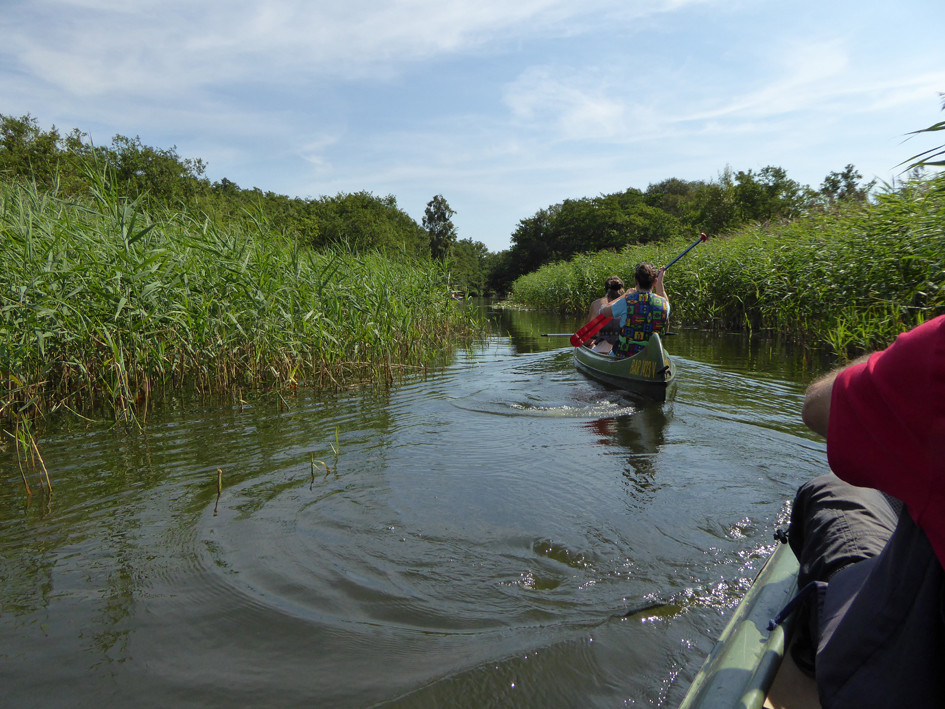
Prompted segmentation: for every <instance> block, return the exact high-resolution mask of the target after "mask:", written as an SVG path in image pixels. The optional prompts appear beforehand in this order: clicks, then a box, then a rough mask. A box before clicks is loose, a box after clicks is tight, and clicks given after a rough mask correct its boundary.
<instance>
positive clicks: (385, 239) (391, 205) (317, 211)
mask: <svg viewBox="0 0 945 709" xmlns="http://www.w3.org/2000/svg"><path fill="white" fill-rule="evenodd" d="M300 212H301V214H300V219H301V220H302V221H304V222H305V224H306V225H307V226H306V229H307V230H309V232H310V233H311V234H312V236H313V238H314V241H313V242H312V245H313V246H315V247H323V246H329V245H335V244H337V245H343V246H344V247H346V248H348V249H351V250H352V251H355V252H364V251H371V250H375V249H376V250H378V251H382V252H384V253H385V254H388V255H391V256H393V255H397V254H405V255H408V256H423V255H426V254H428V253H429V246H428V245H427V244H428V242H427V234H426V232H425V231H424V230H423V229H421V228H420V225H419V224H417V222H416V221H414V220H413V219H412V218H411V217H410V215H408V214H407V213H406V212H404V211H403V210H402V209H400V208H399V207H398V206H397V199H396V198H395V197H394V196H393V195H387V196H386V197H377V196H375V195H373V194H371V193H370V192H365V191H361V192H355V193H352V194H345V193H339V194H338V195H336V196H335V197H323V198H321V199H318V200H314V201H312V202H310V203H309V205H308V206H307V207H306V208H303V209H301V210H300Z"/></svg>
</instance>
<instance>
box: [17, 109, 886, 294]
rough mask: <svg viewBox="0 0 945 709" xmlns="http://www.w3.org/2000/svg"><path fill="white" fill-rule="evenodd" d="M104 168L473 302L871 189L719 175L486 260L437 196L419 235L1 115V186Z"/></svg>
mask: <svg viewBox="0 0 945 709" xmlns="http://www.w3.org/2000/svg"><path fill="white" fill-rule="evenodd" d="M103 163H104V165H103ZM102 169H104V170H105V174H106V175H107V176H108V179H109V180H110V181H111V182H112V184H110V187H112V188H115V189H116V190H117V191H118V192H120V193H122V194H124V195H126V196H127V198H129V199H137V200H141V201H142V202H143V203H144V204H145V206H147V207H148V208H151V209H160V208H168V207H170V208H174V207H177V206H179V205H182V204H184V205H186V206H187V207H188V208H190V209H197V210H199V211H202V212H204V213H206V214H208V215H210V216H212V217H213V218H214V220H215V221H218V222H219V221H221V220H222V221H223V222H224V223H225V222H228V221H229V222H244V221H252V220H256V221H259V220H262V221H264V222H266V223H267V225H268V226H269V227H270V228H273V229H275V230H276V231H279V232H281V233H284V234H287V235H289V236H291V237H293V238H294V239H296V240H297V242H298V243H299V244H303V245H307V246H309V247H311V248H314V249H323V248H326V247H334V246H339V245H340V246H343V247H344V248H346V249H349V250H351V251H352V252H355V253H367V252H374V251H377V252H380V253H383V254H385V255H387V256H389V257H391V258H417V257H425V258H436V259H441V260H446V261H448V262H449V264H450V271H449V272H450V278H451V282H452V283H451V284H452V286H453V287H454V289H456V290H465V291H467V292H469V293H471V294H474V295H485V294H487V293H497V294H504V293H506V292H507V291H508V288H509V286H510V284H511V283H512V282H513V281H514V280H515V279H516V278H518V277H519V276H521V275H524V274H526V273H530V272H532V271H535V270H537V269H538V268H540V267H541V266H543V265H545V264H548V263H552V262H554V261H560V260H566V259H569V258H571V257H572V256H574V255H576V254H579V253H591V252H597V251H601V250H619V249H623V248H625V247H627V246H631V245H642V244H648V243H651V242H663V241H666V240H670V239H673V238H676V237H680V236H689V235H691V234H692V233H698V232H702V231H704V232H707V233H710V234H713V235H716V234H721V233H725V232H727V231H731V230H733V229H736V228H738V227H739V226H742V225H744V224H748V223H752V222H777V221H784V220H790V219H794V218H796V217H798V216H801V215H803V214H807V213H810V212H811V211H813V210H827V209H830V208H832V207H834V206H836V205H837V204H838V203H845V202H855V201H859V202H862V201H866V200H867V199H868V197H869V194H870V191H871V189H872V187H873V183H867V184H863V183H862V182H861V180H862V176H861V175H860V173H859V172H857V171H856V169H855V168H854V166H853V165H847V166H846V167H845V168H844V169H843V170H842V171H840V172H831V173H829V174H828V175H827V176H826V178H825V179H824V182H823V183H822V184H821V186H820V187H819V188H818V189H816V190H815V189H812V188H810V187H808V186H802V185H800V184H799V183H797V182H796V181H794V180H792V179H790V178H789V177H788V176H787V173H786V171H785V170H784V169H783V168H780V167H773V166H768V167H764V168H762V169H761V170H759V171H757V172H755V171H752V170H747V171H738V172H735V171H732V170H731V169H729V168H726V169H725V170H724V171H723V172H722V173H721V174H720V175H719V177H718V179H715V180H709V181H701V180H695V181H687V180H680V179H676V178H669V179H666V180H663V181H662V182H658V183H655V184H651V185H649V186H648V187H647V188H646V190H639V189H634V188H630V189H627V190H625V191H624V192H618V193H614V194H608V195H600V196H597V197H584V198H579V199H566V200H564V201H563V202H560V203H558V204H554V205H551V206H549V207H547V208H545V209H540V210H539V211H538V212H536V213H535V214H534V215H532V216H530V217H526V218H524V219H522V220H521V221H520V222H519V223H518V225H517V227H516V229H515V231H514V232H513V233H512V235H511V247H510V248H509V249H507V250H505V251H501V252H499V253H490V252H489V251H488V249H487V248H486V246H485V245H484V244H483V243H481V242H479V241H474V240H472V239H468V238H462V239H461V238H459V236H458V234H457V232H456V228H455V226H454V225H453V222H452V217H453V216H454V215H455V214H456V212H455V211H454V210H453V209H452V208H451V207H450V206H449V203H448V202H447V201H446V199H445V198H444V197H443V196H442V195H436V196H435V197H434V198H433V199H431V200H430V202H429V203H428V204H427V207H426V211H425V213H424V217H423V220H422V224H418V223H417V222H416V221H415V220H414V219H413V218H412V217H410V216H409V215H408V214H407V213H406V212H404V211H403V210H402V209H401V208H400V207H399V206H398V205H397V200H396V198H395V197H394V196H393V195H387V196H377V195H374V194H372V193H370V192H366V191H361V192H355V193H339V194H337V195H334V196H321V197H318V198H305V199H303V198H293V197H287V196H285V195H280V194H276V193H273V192H268V191H263V190H261V189H259V188H257V187H253V188H250V189H247V188H242V187H240V186H239V185H237V184H236V183H234V182H232V181H230V180H228V179H227V178H223V179H221V180H220V181H217V182H214V181H211V180H210V179H208V178H207V177H206V175H205V173H206V164H205V163H204V162H203V161H202V160H200V159H191V158H183V157H181V156H180V155H179V154H178V153H177V149H176V147H171V148H166V149H162V148H154V147H151V146H147V145H144V144H143V143H142V141H141V139H140V138H139V137H135V138H128V137H125V136H120V135H117V136H115V137H114V138H113V139H112V142H111V144H110V145H108V146H106V147H96V146H93V144H92V142H91V140H90V139H89V137H88V136H87V135H86V134H84V133H82V132H80V131H79V130H78V129H74V130H72V131H71V132H70V133H68V134H65V135H61V134H60V133H59V131H58V130H57V129H56V128H55V126H54V127H52V128H51V129H50V130H48V131H43V130H42V129H41V128H40V127H39V125H38V122H37V120H36V119H35V118H33V117H31V116H29V115H27V116H22V117H19V118H17V117H11V116H4V115H2V114H0V178H2V179H27V180H30V181H32V182H33V183H34V184H36V186H37V187H39V188H40V189H46V190H56V191H57V192H58V193H59V194H60V195H63V196H67V197H68V196H75V197H80V196H82V195H88V194H89V192H90V190H92V189H94V186H95V184H96V179H98V177H97V175H98V174H99V172H100V171H101V170H102Z"/></svg>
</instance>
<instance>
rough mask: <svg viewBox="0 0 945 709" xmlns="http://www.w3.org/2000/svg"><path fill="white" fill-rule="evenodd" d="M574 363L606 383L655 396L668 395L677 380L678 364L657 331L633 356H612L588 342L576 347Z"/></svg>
mask: <svg viewBox="0 0 945 709" xmlns="http://www.w3.org/2000/svg"><path fill="white" fill-rule="evenodd" d="M574 365H575V367H577V368H578V370H579V371H581V372H584V373H585V374H587V375H589V376H591V377H593V378H594V379H597V380H598V381H602V382H604V383H605V384H610V385H612V386H616V387H620V388H621V389H626V390H628V391H631V392H638V393H641V394H644V395H646V396H648V397H651V398H655V399H665V398H666V391H667V389H668V388H669V386H670V384H672V383H673V382H674V381H675V380H676V365H675V364H674V363H673V362H672V360H671V359H670V358H669V355H668V354H666V350H665V348H664V347H663V341H662V340H661V339H660V336H659V335H658V334H656V333H653V334H652V335H651V336H650V339H649V340H648V341H647V343H646V347H644V348H643V349H642V350H640V351H639V352H638V353H637V354H635V355H633V356H632V357H611V356H609V355H602V354H598V353H597V352H594V351H593V350H591V349H590V348H589V347H586V346H581V347H575V348H574Z"/></svg>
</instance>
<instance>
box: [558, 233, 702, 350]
mask: <svg viewBox="0 0 945 709" xmlns="http://www.w3.org/2000/svg"><path fill="white" fill-rule="evenodd" d="M708 238H709V237H708V236H706V235H705V234H699V238H698V239H696V240H695V241H693V242H692V243H691V244H689V246H688V247H686V250H685V251H683V252H682V253H681V254H679V256H677V257H676V258H674V259H673V260H672V261H670V262H669V263H668V264H666V267H665V268H664V269H663V272H664V273H665V272H666V271H667V269H669V267H670V266H672V265H673V264H674V263H676V262H677V261H678V260H679V259H681V258H682V257H683V256H685V255H686V254H688V253H689V252H690V251H691V250H692V249H693V248H695V247H696V246H698V245H699V244H700V243H701V242H703V241H705V240H706V239H708ZM610 320H611V318H608V317H607V316H606V315H603V314H601V315H598V316H597V317H596V318H594V319H593V320H591V321H590V322H589V323H588V324H587V325H585V326H584V327H582V328H581V329H580V330H578V331H577V332H575V333H574V334H573V335H571V345H572V346H573V347H580V346H581V345H583V344H584V343H585V342H587V341H588V340H590V339H591V338H592V337H594V335H596V334H597V333H598V332H600V331H601V329H602V328H603V327H604V325H606V324H607V323H608V322H609V321H610Z"/></svg>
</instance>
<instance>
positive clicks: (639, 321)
mask: <svg viewBox="0 0 945 709" xmlns="http://www.w3.org/2000/svg"><path fill="white" fill-rule="evenodd" d="M624 300H625V301H626V303H627V319H626V320H625V321H624V324H623V328H622V329H621V330H620V338H619V339H618V340H617V344H616V345H614V354H615V355H617V356H618V357H627V356H629V355H633V354H636V353H637V352H639V351H640V350H642V349H643V348H644V347H645V346H646V342H647V340H649V339H650V335H652V334H653V333H654V332H659V331H660V330H662V329H663V328H664V327H666V324H667V323H668V322H669V301H668V300H666V298H664V297H662V296H659V295H656V294H655V293H648V292H644V293H640V292H637V291H633V292H631V293H627V295H625V296H624Z"/></svg>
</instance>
